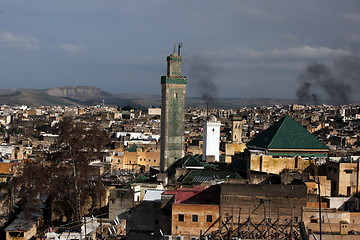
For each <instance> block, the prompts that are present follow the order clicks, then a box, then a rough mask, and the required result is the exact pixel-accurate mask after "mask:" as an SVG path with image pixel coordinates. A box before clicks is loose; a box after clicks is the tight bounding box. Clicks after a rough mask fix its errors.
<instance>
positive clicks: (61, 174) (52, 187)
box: [14, 117, 109, 222]
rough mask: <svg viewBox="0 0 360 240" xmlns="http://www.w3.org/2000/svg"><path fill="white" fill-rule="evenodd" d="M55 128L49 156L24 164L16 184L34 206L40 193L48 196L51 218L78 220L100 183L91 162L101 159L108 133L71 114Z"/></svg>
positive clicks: (22, 194)
mask: <svg viewBox="0 0 360 240" xmlns="http://www.w3.org/2000/svg"><path fill="white" fill-rule="evenodd" d="M56 131H57V132H56V133H57V134H58V135H59V138H58V140H57V141H56V143H55V144H53V146H52V147H51V151H50V152H49V154H48V157H47V159H46V160H45V161H44V160H42V161H41V160H40V161H38V162H27V163H25V164H24V165H23V168H22V170H23V171H22V174H21V175H19V176H18V177H17V178H16V179H15V181H14V183H15V185H16V186H17V190H19V194H18V196H19V197H21V198H22V199H23V203H24V204H27V205H31V206H34V205H35V204H36V202H37V200H38V199H39V198H40V196H46V197H47V199H48V202H50V204H51V209H52V210H51V215H52V217H51V220H56V219H58V220H61V221H67V222H70V221H79V220H81V218H82V216H83V215H84V214H85V213H86V212H87V211H86V210H87V207H86V204H90V203H91V199H92V196H91V194H92V192H93V189H94V184H95V185H98V184H101V181H97V180H98V179H99V176H98V175H96V174H94V173H93V171H92V168H91V166H90V165H89V164H90V162H91V161H92V160H96V159H101V158H102V153H103V150H104V147H105V146H106V145H107V144H108V142H109V138H108V134H107V133H106V132H105V131H103V130H101V129H100V128H99V127H98V126H97V125H96V124H84V123H81V122H76V121H75V120H74V119H72V118H69V117H66V118H64V119H63V120H62V121H61V122H60V123H59V124H58V126H57V129H56ZM90 182H91V183H92V184H90ZM95 187H96V186H95ZM99 188H100V187H99ZM89 208H90V207H89Z"/></svg>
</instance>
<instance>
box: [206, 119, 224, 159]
mask: <svg viewBox="0 0 360 240" xmlns="http://www.w3.org/2000/svg"><path fill="white" fill-rule="evenodd" d="M220 126H221V122H220V121H218V120H217V119H216V117H215V116H214V115H210V116H209V117H208V118H207V120H206V122H204V138H203V142H204V143H203V154H202V160H203V161H207V162H219V148H220Z"/></svg>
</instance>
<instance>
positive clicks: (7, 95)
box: [0, 86, 296, 108]
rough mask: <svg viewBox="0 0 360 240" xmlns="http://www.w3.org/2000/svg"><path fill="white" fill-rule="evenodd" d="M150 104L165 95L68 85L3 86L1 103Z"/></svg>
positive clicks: (194, 102)
mask: <svg viewBox="0 0 360 240" xmlns="http://www.w3.org/2000/svg"><path fill="white" fill-rule="evenodd" d="M295 102H296V100H292V99H273V98H216V99H213V101H212V103H211V104H209V107H216V108H239V107H243V106H248V107H253V106H272V105H288V104H293V103H295ZM102 103H105V104H106V105H113V106H120V107H123V106H127V105H130V106H134V107H149V106H155V107H160V106H161V96H160V95H153V94H140V93H139V94H112V93H109V92H106V91H104V90H101V89H99V88H95V87H91V86H78V87H74V86H67V87H57V88H49V89H0V104H6V105H29V106H40V105H68V106H76V105H99V104H102ZM186 105H187V106H188V107H206V102H204V101H203V99H201V98H191V97H188V98H187V99H186Z"/></svg>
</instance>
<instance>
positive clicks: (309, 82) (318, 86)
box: [296, 56, 360, 105]
mask: <svg viewBox="0 0 360 240" xmlns="http://www.w3.org/2000/svg"><path fill="white" fill-rule="evenodd" d="M298 80H299V82H300V87H299V88H298V89H297V92H296V95H297V97H298V100H299V102H300V103H304V104H318V103H319V101H320V100H321V99H320V96H322V97H325V98H326V99H327V100H330V102H331V103H332V104H335V105H341V104H348V103H350V101H351V100H352V90H354V88H355V89H356V88H358V86H359V81H360V59H359V58H358V57H356V56H343V57H340V58H338V59H336V60H335V61H334V63H333V67H332V68H330V67H328V66H327V65H325V64H323V63H318V62H312V63H310V64H309V65H308V66H307V68H306V70H305V71H304V73H302V74H301V75H300V76H299V79H298Z"/></svg>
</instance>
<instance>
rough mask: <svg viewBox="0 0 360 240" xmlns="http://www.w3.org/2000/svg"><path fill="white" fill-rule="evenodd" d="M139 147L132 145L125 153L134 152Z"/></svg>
mask: <svg viewBox="0 0 360 240" xmlns="http://www.w3.org/2000/svg"><path fill="white" fill-rule="evenodd" d="M138 148H139V147H138V146H136V145H135V144H134V145H131V147H129V148H128V149H127V150H126V151H128V152H136V149H138Z"/></svg>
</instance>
